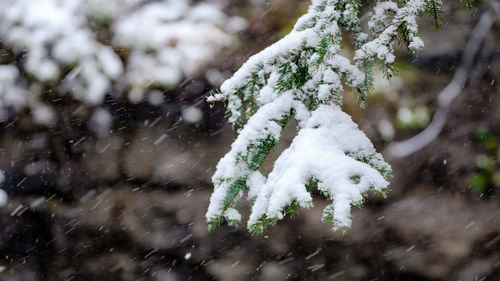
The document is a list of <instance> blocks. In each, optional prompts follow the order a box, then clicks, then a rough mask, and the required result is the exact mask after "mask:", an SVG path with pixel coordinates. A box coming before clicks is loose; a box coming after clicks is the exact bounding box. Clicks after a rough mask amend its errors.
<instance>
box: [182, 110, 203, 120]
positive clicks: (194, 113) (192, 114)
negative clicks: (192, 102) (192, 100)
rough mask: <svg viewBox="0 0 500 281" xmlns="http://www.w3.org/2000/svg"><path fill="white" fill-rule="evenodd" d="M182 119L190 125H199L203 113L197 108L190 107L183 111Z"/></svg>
mask: <svg viewBox="0 0 500 281" xmlns="http://www.w3.org/2000/svg"><path fill="white" fill-rule="evenodd" d="M182 118H183V119H184V121H186V122H188V123H192V124H194V123H198V122H200V121H201V120H202V119H203V112H202V111H201V109H199V108H197V107H196V106H188V107H186V108H184V109H183V110H182Z"/></svg>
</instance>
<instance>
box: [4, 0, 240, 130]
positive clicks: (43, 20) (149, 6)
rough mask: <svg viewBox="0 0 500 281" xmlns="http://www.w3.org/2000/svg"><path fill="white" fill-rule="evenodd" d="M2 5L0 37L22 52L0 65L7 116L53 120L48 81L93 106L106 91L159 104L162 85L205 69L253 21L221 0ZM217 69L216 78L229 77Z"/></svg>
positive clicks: (18, 0) (61, 0)
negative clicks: (26, 113) (227, 9)
mask: <svg viewBox="0 0 500 281" xmlns="http://www.w3.org/2000/svg"><path fill="white" fill-rule="evenodd" d="M0 7H5V8H3V9H0V42H2V46H3V47H4V48H6V49H7V50H8V51H12V52H13V54H14V55H16V56H18V57H21V56H22V57H23V59H22V60H20V61H17V59H16V60H14V61H9V59H7V60H6V62H5V64H3V65H1V64H0V121H2V120H8V119H9V118H10V117H12V116H9V114H12V113H17V112H19V111H20V110H23V109H25V108H29V109H31V112H32V113H33V116H34V117H35V119H37V120H35V122H36V123H39V124H46V125H51V124H53V123H54V120H53V117H54V116H55V115H54V114H53V113H51V112H50V111H51V109H50V107H48V106H46V105H44V104H43V103H42V100H43V99H44V96H46V95H45V94H44V92H42V91H46V90H47V88H50V89H51V90H52V91H54V92H55V94H56V95H61V96H62V95H67V94H69V95H71V96H72V97H74V98H75V99H77V100H79V101H81V102H83V103H87V104H91V105H100V104H101V103H102V102H103V100H104V97H105V96H106V95H114V96H119V95H126V96H128V98H129V101H130V102H132V103H137V102H142V101H145V100H146V101H149V102H150V103H151V104H153V105H159V104H160V103H161V102H162V101H163V99H161V98H160V95H158V94H157V93H156V92H154V90H155V89H159V90H165V89H169V88H173V87H175V86H177V85H178V84H179V83H180V82H181V81H182V80H183V79H186V77H188V78H189V77H195V76H199V75H203V74H204V73H203V72H204V71H205V69H206V67H209V66H210V63H211V62H212V61H213V60H214V57H216V56H217V55H218V54H219V53H220V52H221V51H222V50H223V49H224V48H226V47H229V46H231V45H233V43H235V33H237V32H239V31H241V30H242V29H244V28H245V27H246V22H245V20H243V19H242V18H239V17H230V16H228V15H226V14H225V13H223V12H222V11H221V8H220V7H219V6H218V0H211V1H204V2H198V1H191V0H158V1H147V0H0ZM17 63H20V64H21V65H22V68H23V69H22V70H21V69H18V66H17ZM21 74H22V75H21ZM211 74H212V75H211V78H212V79H209V80H210V82H211V83H213V84H214V85H218V84H220V83H221V82H222V80H223V79H221V77H220V75H219V73H217V72H216V71H211ZM34 84H36V85H37V87H32V85H34ZM150 92H153V93H155V94H154V96H152V97H151V98H145V94H146V93H150ZM53 96H54V95H52V94H51V98H52V97H53ZM11 109H13V111H12V110H11Z"/></svg>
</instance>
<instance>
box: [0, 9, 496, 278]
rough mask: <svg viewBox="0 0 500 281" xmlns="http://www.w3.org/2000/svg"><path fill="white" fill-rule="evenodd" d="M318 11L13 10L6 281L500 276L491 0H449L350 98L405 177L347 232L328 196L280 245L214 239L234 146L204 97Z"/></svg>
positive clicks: (290, 223)
mask: <svg viewBox="0 0 500 281" xmlns="http://www.w3.org/2000/svg"><path fill="white" fill-rule="evenodd" d="M308 4H309V1H304V0H294V1H291V0H247V1H243V0H241V1H240V0H212V1H195V0H192V1H190V0H155V1H151V0H36V1H34V0H0V188H1V190H0V205H1V207H0V280H9V281H14V280H15V281H18V280H19V281H21V280H23V281H24V280H26V281H35V280H74V281H76V280H155V281H156V280H158V281H160V280H161V281H165V280H172V281H174V280H428V281H430V280H443V281H444V280H475V281H477V280H500V198H499V196H500V159H499V156H500V97H499V91H500V90H499V87H498V84H499V82H500V81H497V80H498V79H499V78H500V43H499V42H500V28H499V27H500V20H499V14H498V10H495V8H494V7H495V5H497V3H496V2H494V1H492V2H487V1H485V2H484V3H481V4H479V6H478V8H479V9H478V11H477V12H476V13H467V12H465V11H464V10H463V9H462V8H461V7H460V3H459V1H446V3H444V11H445V15H444V20H443V27H442V28H441V29H440V30H437V31H436V30H434V29H433V24H432V22H431V21H430V20H428V19H426V18H423V19H422V20H421V26H422V28H421V32H422V36H423V40H424V42H425V45H426V46H425V49H424V50H423V51H422V52H421V53H420V54H418V55H417V56H410V55H407V54H406V50H405V49H404V48H401V49H400V50H399V52H400V54H401V56H400V58H399V60H398V65H399V67H398V73H397V75H396V76H395V77H393V79H392V80H390V81H388V80H385V79H384V77H383V74H382V73H376V85H375V89H374V91H373V93H372V94H371V96H370V98H369V106H368V108H367V109H366V110H361V109H360V108H359V106H358V105H357V104H356V102H355V99H354V98H353V97H352V95H350V93H346V94H345V100H344V106H343V108H344V110H345V111H347V112H348V113H349V114H351V115H352V116H353V119H354V120H355V121H356V122H357V123H358V124H359V126H360V127H361V129H362V130H363V131H364V132H365V133H366V134H367V135H368V137H369V138H370V139H371V140H372V141H373V143H374V144H375V146H376V147H377V149H378V150H379V151H381V152H383V153H384V156H385V158H386V160H387V161H388V162H389V163H391V164H392V166H393V170H394V178H393V179H392V183H391V190H392V191H391V192H390V193H389V196H388V198H386V199H384V198H375V197H374V198H370V199H369V200H368V202H367V204H366V206H365V207H364V208H362V209H357V208H356V209H355V210H353V217H352V219H353V226H352V229H351V230H349V231H348V232H347V234H346V235H342V234H341V233H337V232H333V231H332V230H331V229H330V226H329V225H327V224H323V223H321V220H320V218H321V212H322V209H323V208H324V207H325V206H326V204H327V202H326V201H325V200H324V199H322V198H321V196H319V194H318V195H317V196H316V197H317V198H316V199H315V200H316V201H315V202H316V205H315V207H314V208H312V209H310V210H302V211H301V212H300V214H299V215H298V216H297V217H295V218H293V219H289V218H288V219H285V220H284V221H282V222H280V223H278V225H277V226H275V227H272V228H270V229H269V230H268V233H267V234H266V235H262V236H251V235H249V234H248V232H247V231H246V229H245V228H244V227H240V228H233V227H228V226H222V227H220V228H219V229H217V230H215V231H212V232H208V231H207V225H206V224H205V222H204V215H205V212H206V208H207V206H208V201H209V196H210V194H211V192H212V189H213V186H212V185H211V182H210V179H211V176H212V174H213V172H214V170H215V166H216V164H217V162H218V160H219V158H220V157H221V156H223V155H224V154H225V153H226V152H227V151H228V150H229V147H230V145H231V142H232V140H233V139H234V137H235V136H236V134H235V132H234V131H233V130H232V129H231V126H230V125H228V124H226V120H225V119H224V111H225V109H224V105H223V104H222V103H219V104H216V105H215V106H213V107H210V106H209V105H208V104H207V103H206V102H205V97H206V96H207V95H208V93H209V92H210V91H211V90H212V89H216V88H217V87H218V86H220V84H221V83H222V82H223V81H224V80H225V79H226V78H228V77H230V76H231V74H232V73H233V72H234V71H235V70H237V69H238V67H239V66H240V65H241V64H242V63H243V62H244V61H245V60H246V59H248V57H249V56H251V55H252V54H255V53H256V52H258V51H259V50H261V49H263V48H264V47H266V46H268V45H270V44H271V43H273V42H275V41H277V40H279V39H280V38H281V37H283V36H284V35H285V34H287V33H288V32H289V31H290V30H291V28H292V27H293V24H294V23H295V20H296V19H297V18H298V17H299V16H300V15H301V14H303V13H304V12H305V11H306V9H307V6H308ZM497 6H498V5H497ZM366 10H368V8H366ZM488 20H489V25H488V22H487V21H488ZM475 26H477V28H476V29H474V27H475ZM474 36H475V37H474ZM471 37H472V39H471ZM466 46H469V47H466ZM346 48H347V49H346V51H348V52H349V51H352V50H349V49H348V48H349V47H348V46H346ZM464 83H465V84H464ZM449 85H452V86H457V85H458V87H454V89H455V90H454V91H455V92H456V97H455V96H453V95H452V97H451V98H450V94H449V93H450V91H448V92H446V91H443V90H444V89H450V88H453V87H451V86H449ZM447 86H448V87H447ZM455 92H453V93H455ZM446 93H448V94H446ZM447 98H448V101H450V102H448V103H446V102H442V101H441V100H443V99H444V100H446V99H447ZM438 113H439V114H438ZM433 116H439V120H437V121H439V122H436V120H435V119H436V118H434V121H433ZM421 132H427V133H425V134H424V135H425V136H424V135H422V134H421ZM294 133H295V132H294V128H293V127H292V126H290V128H288V127H287V129H286V130H285V133H284V137H283V144H282V145H281V147H280V148H278V150H277V151H275V153H278V152H279V150H280V149H283V148H285V147H286V146H287V144H289V143H290V141H291V139H292V138H293V136H294ZM414 136H420V138H417V139H412V140H413V141H411V142H404V141H405V140H408V139H411V138H412V137H414ZM429 136H430V137H429ZM425 138H427V139H425ZM427 143H428V144H427ZM425 144H427V145H425ZM266 165H272V163H268V164H266ZM247 209H248V206H247Z"/></svg>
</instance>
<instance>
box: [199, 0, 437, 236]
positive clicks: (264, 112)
mask: <svg viewBox="0 0 500 281" xmlns="http://www.w3.org/2000/svg"><path fill="white" fill-rule="evenodd" d="M360 8H361V2H360V1H358V0H313V1H312V4H311V5H310V7H309V10H308V12H307V13H306V14H305V15H303V16H302V17H301V18H300V19H299V20H298V22H297V23H296V25H295V27H294V29H293V30H292V32H291V33H290V34H289V35H287V36H286V37H284V38H283V39H281V40H280V41H278V42H276V43H275V44H273V45H271V46H270V47H268V48H266V49H265V50H263V51H262V52H260V53H258V54H256V55H254V56H253V57H251V58H250V59H249V60H248V61H247V62H246V63H245V64H244V65H243V66H242V67H241V68H240V69H239V70H238V71H237V72H236V73H235V74H234V76H233V77H232V78H230V79H229V80H227V81H226V82H225V83H224V84H223V85H222V86H221V90H220V91H218V92H214V93H213V94H212V95H211V96H210V97H209V101H210V102H215V101H226V102H227V108H228V109H227V110H228V116H229V121H230V122H232V123H233V124H235V125H238V126H239V125H242V124H244V123H245V121H246V125H245V126H244V127H243V128H242V129H241V131H240V132H239V136H238V137H237V139H236V140H235V142H234V143H233V145H232V147H231V150H230V151H229V153H227V154H226V155H225V156H224V157H223V158H222V159H221V160H220V162H219V164H218V166H217V171H216V172H215V174H214V176H213V182H214V185H215V190H214V193H213V194H212V197H211V200H210V206H209V209H208V211H207V214H206V218H207V222H208V224H209V228H210V229H213V228H215V227H217V226H219V225H220V224H221V223H222V222H223V221H224V220H227V221H228V222H229V223H230V224H233V225H236V224H238V223H239V222H240V221H241V215H240V214H239V212H238V211H237V210H236V205H237V204H238V201H239V200H241V199H242V198H244V197H245V196H247V198H248V200H249V201H250V202H251V204H252V212H251V214H250V218H249V220H248V225H247V226H248V229H249V231H250V232H252V233H262V232H263V231H265V228H266V226H268V225H274V224H276V222H277V221H278V220H280V219H282V218H283V217H284V216H285V215H286V214H292V215H294V214H295V213H296V212H297V208H298V206H300V207H303V208H309V207H311V206H312V204H313V203H312V196H311V192H312V190H313V189H318V190H319V191H320V193H321V194H323V195H324V196H325V197H327V198H329V199H330V200H331V201H332V204H331V205H329V206H328V207H326V208H325V210H324V213H323V217H322V219H323V221H325V222H329V223H332V224H333V229H334V230H338V229H341V230H343V229H345V228H348V227H349V226H350V224H351V220H350V208H351V205H355V206H361V205H362V203H363V199H364V198H365V197H366V194H367V192H369V191H372V192H375V193H377V194H380V195H382V196H384V197H385V194H386V191H387V190H388V185H389V183H388V181H387V179H388V178H390V177H391V168H390V166H389V165H388V164H387V163H386V162H385V161H384V160H383V158H382V156H381V155H380V154H379V153H377V152H376V151H375V149H374V147H373V145H372V144H371V142H370V140H369V139H368V138H367V137H366V136H365V135H364V133H363V132H361V131H360V130H359V129H358V127H357V125H356V124H355V123H354V122H353V121H352V120H351V118H350V117H349V116H348V115H347V114H346V113H344V112H342V111H341V109H340V106H341V104H342V94H343V93H344V91H345V87H347V88H348V89H349V90H350V91H351V92H352V93H354V94H355V95H356V97H357V100H358V101H359V103H360V105H361V106H362V107H365V106H366V98H367V93H368V91H369V90H370V88H372V86H373V75H372V71H373V68H374V67H375V66H379V67H380V68H381V69H382V70H383V71H384V73H385V74H386V76H387V77H391V76H392V74H393V73H394V63H395V53H394V45H395V44H398V43H402V44H405V45H406V46H407V47H408V50H409V52H412V53H416V52H418V51H419V50H420V49H421V48H422V47H423V41H422V40H421V39H420V37H419V31H418V26H417V19H418V17H419V15H420V13H422V12H426V13H427V14H428V15H429V17H430V18H431V19H432V20H433V21H434V24H435V26H436V27H437V26H439V25H441V23H442V20H441V16H442V2H441V0H409V1H406V2H403V3H402V4H401V6H398V5H397V4H396V3H395V2H391V1H384V2H376V3H375V4H374V6H373V9H372V11H371V16H370V19H369V21H368V24H367V32H366V33H365V32H363V29H362V24H361V22H360V17H359V14H360ZM345 34H348V35H349V36H350V38H352V43H353V45H354V48H355V53H354V57H348V56H347V55H346V54H345V53H344V52H343V47H342V46H343V44H344V41H345V39H344V38H347V37H349V36H343V35H345ZM292 119H295V120H296V121H297V124H298V134H297V136H296V137H295V138H294V140H293V142H292V144H291V145H290V147H289V148H288V149H286V150H285V151H284V152H283V153H282V154H281V155H280V156H279V158H278V159H277V160H276V162H275V165H274V168H273V170H272V171H271V172H270V174H269V175H268V176H267V177H265V176H264V175H263V174H262V173H261V171H260V168H261V165H262V162H263V160H264V158H265V157H266V155H267V154H268V153H269V151H270V150H271V149H272V148H274V147H276V146H277V145H278V143H279V141H280V135H281V131H282V129H283V127H284V126H285V125H286V124H287V123H288V122H289V121H290V120H292Z"/></svg>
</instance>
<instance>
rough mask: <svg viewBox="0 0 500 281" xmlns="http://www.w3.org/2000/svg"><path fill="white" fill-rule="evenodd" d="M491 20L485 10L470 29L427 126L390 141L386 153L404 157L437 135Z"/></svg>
mask: <svg viewBox="0 0 500 281" xmlns="http://www.w3.org/2000/svg"><path fill="white" fill-rule="evenodd" d="M493 22H494V17H493V15H492V14H491V13H490V12H489V11H487V12H485V13H483V15H482V16H481V18H480V19H479V22H478V23H477V25H476V26H475V27H474V29H473V30H472V32H471V37H470V38H469V41H468V42H467V45H466V47H465V50H464V53H463V56H462V61H461V63H460V66H459V67H458V68H457V71H456V72H455V75H454V76H453V79H452V80H451V82H450V83H449V84H448V86H446V88H444V89H443V91H441V93H440V94H439V96H438V105H439V108H438V110H437V111H436V113H435V114H434V117H433V119H432V122H431V123H430V124H429V126H428V127H427V128H425V130H423V131H422V132H420V133H419V134H417V135H415V136H413V137H411V138H410V139H408V140H405V141H402V142H395V143H392V144H391V145H389V147H388V148H387V149H386V152H387V153H389V154H390V155H391V156H393V157H396V158H402V157H406V156H408V155H410V154H413V153H415V152H417V151H419V150H420V149H422V148H424V147H425V146H427V145H428V144H430V143H431V142H433V141H434V140H435V139H436V138H437V137H438V136H439V134H440V133H441V131H442V129H443V127H444V124H445V123H446V119H447V115H448V111H449V106H450V104H451V103H452V102H453V100H455V98H456V97H457V96H458V95H459V94H460V93H461V91H462V89H463V87H464V85H465V82H467V78H468V76H469V73H470V71H471V69H472V66H473V63H474V58H475V57H476V55H477V53H478V51H479V49H480V47H481V44H482V42H483V41H484V39H485V38H486V35H487V34H488V32H489V30H490V28H491V26H492V25H493Z"/></svg>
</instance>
